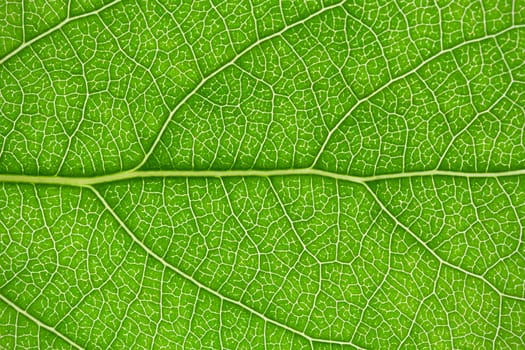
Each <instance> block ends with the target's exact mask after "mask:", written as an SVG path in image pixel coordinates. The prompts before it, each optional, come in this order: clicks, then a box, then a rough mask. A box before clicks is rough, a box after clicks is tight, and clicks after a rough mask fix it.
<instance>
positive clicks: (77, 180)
mask: <svg viewBox="0 0 525 350" xmlns="http://www.w3.org/2000/svg"><path fill="white" fill-rule="evenodd" d="M299 175H310V176H322V177H328V178H333V179H338V180H343V181H351V182H356V183H366V182H372V181H379V180H388V179H402V178H412V177H425V176H451V177H465V178H491V177H493V178H495V177H508V176H519V175H525V169H519V170H510V171H502V172H484V173H483V172H480V173H476V172H461V171H452V170H424V171H412V172H403V173H392V174H381V175H373V176H355V175H345V174H340V173H336V172H331V171H326V170H320V169H314V168H301V169H276V170H130V171H123V172H119V173H114V174H108V175H101V176H92V177H67V176H40V175H17V174H0V182H18V183H33V184H54V185H65V186H91V185H97V184H102V183H109V182H115V181H122V180H133V179H141V178H142V179H143V178H156V177H157V178H165V177H216V178H223V177H272V176H299Z"/></svg>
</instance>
